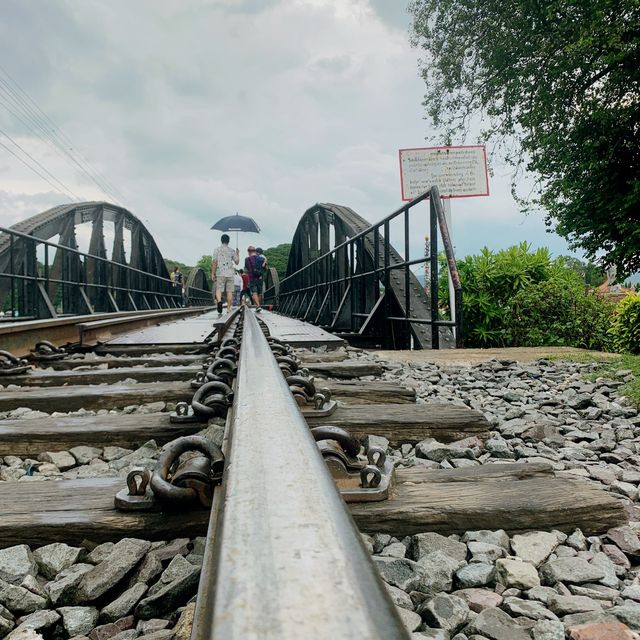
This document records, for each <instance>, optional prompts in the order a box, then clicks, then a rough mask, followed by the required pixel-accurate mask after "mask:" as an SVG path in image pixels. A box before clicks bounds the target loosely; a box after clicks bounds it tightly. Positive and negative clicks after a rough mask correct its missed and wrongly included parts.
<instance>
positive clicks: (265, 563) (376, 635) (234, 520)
mask: <svg viewBox="0 0 640 640" xmlns="http://www.w3.org/2000/svg"><path fill="white" fill-rule="evenodd" d="M227 425H228V428H227V435H226V438H227V439H226V442H225V455H226V459H227V465H226V468H225V476H224V480H223V484H222V485H221V487H219V488H218V489H217V490H216V493H215V495H214V508H213V510H212V516H211V521H210V524H209V533H208V535H207V547H206V550H205V557H204V567H203V573H202V576H201V579H200V588H199V592H198V600H197V605H196V613H195V618H194V625H193V630H192V635H191V640H214V639H215V640H231V639H234V640H236V639H240V638H242V639H243V640H251V639H257V638H261V639H276V638H277V639H278V640H294V639H295V640H299V639H300V638H313V639H314V640H320V639H325V638H326V639H327V640H328V639H331V640H347V639H349V640H351V639H352V638H367V639H368V640H395V639H405V640H406V639H408V638H409V637H410V636H409V633H408V632H407V630H406V629H405V627H404V625H403V624H402V621H401V619H400V617H399V616H398V613H397V611H396V608H395V605H394V604H393V602H392V601H391V599H390V597H389V595H388V593H387V590H386V587H385V586H384V583H383V582H382V580H381V579H380V577H379V575H378V573H377V571H376V569H375V567H374V565H373V563H372V561H371V558H370V556H369V554H368V552H367V550H366V549H365V547H364V545H363V543H362V539H361V536H360V533H359V532H358V530H357V528H356V526H355V523H354V522H353V519H352V518H351V516H350V514H349V512H348V511H347V509H346V507H345V504H344V502H343V500H342V498H341V497H340V494H339V493H338V491H337V489H336V487H335V484H334V481H333V479H332V477H331V475H330V473H329V471H328V469H327V467H326V465H325V463H324V461H323V459H322V456H321V455H320V452H319V450H318V448H317V446H316V444H315V442H314V440H313V438H312V436H311V433H310V431H309V428H308V426H307V424H306V422H305V421H304V418H303V417H302V414H301V412H300V409H299V408H298V406H297V404H296V402H295V400H294V399H293V397H292V395H291V393H290V391H289V388H288V386H287V384H286V381H285V380H284V377H283V375H282V373H281V371H280V369H279V367H278V365H277V363H276V360H275V358H274V356H273V354H272V353H271V350H270V349H269V345H268V343H267V340H266V339H265V337H264V336H263V334H262V332H261V330H260V327H259V325H258V322H257V320H256V317H255V316H254V314H253V312H251V311H249V310H247V311H245V313H244V327H243V338H242V347H241V352H240V359H239V366H238V376H237V378H236V391H235V401H234V405H233V409H232V413H231V415H230V417H229V419H228V421H227Z"/></svg>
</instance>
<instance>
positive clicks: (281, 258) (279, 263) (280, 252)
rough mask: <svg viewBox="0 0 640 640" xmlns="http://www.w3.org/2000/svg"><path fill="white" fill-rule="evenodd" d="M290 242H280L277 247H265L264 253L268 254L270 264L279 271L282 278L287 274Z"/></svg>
mask: <svg viewBox="0 0 640 640" xmlns="http://www.w3.org/2000/svg"><path fill="white" fill-rule="evenodd" d="M290 249H291V244H290V243H284V244H278V245H276V246H275V247H270V248H269V249H265V251H264V255H265V256H267V260H268V261H269V266H270V267H273V268H274V269H275V270H276V271H277V272H278V277H279V278H280V280H282V279H283V278H284V277H285V275H286V274H287V262H288V260H289V250H290Z"/></svg>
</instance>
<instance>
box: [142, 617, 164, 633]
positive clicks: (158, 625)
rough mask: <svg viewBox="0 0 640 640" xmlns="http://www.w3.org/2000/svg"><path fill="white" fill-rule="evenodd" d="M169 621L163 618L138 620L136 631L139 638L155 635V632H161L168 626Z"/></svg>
mask: <svg viewBox="0 0 640 640" xmlns="http://www.w3.org/2000/svg"><path fill="white" fill-rule="evenodd" d="M169 624H170V623H169V621H168V620H165V619H164V618H152V619H151V620H140V622H138V624H137V625H136V630H137V631H138V632H139V633H140V635H141V636H145V635H148V634H150V633H155V632H156V631H162V629H166V628H167V627H168V626H169Z"/></svg>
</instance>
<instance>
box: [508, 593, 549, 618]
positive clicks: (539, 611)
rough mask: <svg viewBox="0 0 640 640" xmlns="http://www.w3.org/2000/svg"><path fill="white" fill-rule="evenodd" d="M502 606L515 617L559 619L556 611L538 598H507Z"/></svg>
mask: <svg viewBox="0 0 640 640" xmlns="http://www.w3.org/2000/svg"><path fill="white" fill-rule="evenodd" d="M502 608H503V609H504V610H505V611H506V612H507V613H508V614H510V615H512V616H513V617H518V616H526V617H527V618H531V619H532V620H557V617H556V615H555V614H554V613H552V612H551V611H549V610H548V609H547V608H546V607H545V606H544V605H542V604H541V603H540V602H537V601H536V600H523V599H522V598H505V599H504V603H503V605H502Z"/></svg>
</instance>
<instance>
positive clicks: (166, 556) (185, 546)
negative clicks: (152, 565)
mask: <svg viewBox="0 0 640 640" xmlns="http://www.w3.org/2000/svg"><path fill="white" fill-rule="evenodd" d="M189 546H190V543H189V538H176V539H175V540H171V542H168V543H167V544H161V545H159V546H158V547H156V548H154V550H153V552H154V553H155V554H156V556H157V557H158V559H159V560H160V561H161V562H164V561H166V560H171V558H173V557H174V556H177V555H181V556H186V555H187V554H188V553H189Z"/></svg>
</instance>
